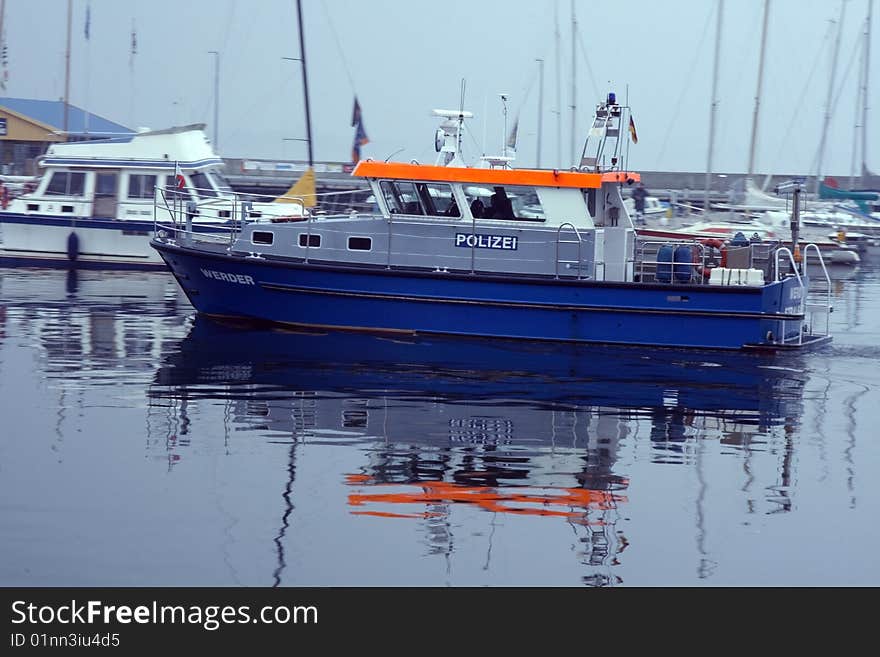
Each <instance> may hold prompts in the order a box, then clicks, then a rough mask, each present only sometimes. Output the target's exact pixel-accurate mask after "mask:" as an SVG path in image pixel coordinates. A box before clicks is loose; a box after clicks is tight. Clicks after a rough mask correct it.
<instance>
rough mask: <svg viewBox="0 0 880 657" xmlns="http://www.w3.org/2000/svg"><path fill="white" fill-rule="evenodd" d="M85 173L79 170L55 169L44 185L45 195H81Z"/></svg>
mask: <svg viewBox="0 0 880 657" xmlns="http://www.w3.org/2000/svg"><path fill="white" fill-rule="evenodd" d="M85 180H86V174H85V173H83V172H79V171H55V172H54V173H52V179H51V180H50V181H49V184H48V185H46V192H45V194H46V196H82V195H83V191H84V190H85Z"/></svg>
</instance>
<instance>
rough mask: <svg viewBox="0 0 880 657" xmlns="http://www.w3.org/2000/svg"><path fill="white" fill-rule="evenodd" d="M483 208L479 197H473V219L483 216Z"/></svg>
mask: <svg viewBox="0 0 880 657" xmlns="http://www.w3.org/2000/svg"><path fill="white" fill-rule="evenodd" d="M483 210H484V206H483V202H482V201H481V200H480V199H478V198H475V199H474V200H473V201H471V215H473V217H474V218H475V219H479V218H480V217H482V216H483Z"/></svg>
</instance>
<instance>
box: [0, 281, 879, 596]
mask: <svg viewBox="0 0 880 657" xmlns="http://www.w3.org/2000/svg"><path fill="white" fill-rule="evenodd" d="M832 294H833V298H834V304H835V312H834V314H833V316H832V328H833V331H834V334H835V340H834V342H833V344H832V345H830V346H828V347H825V348H823V349H822V350H820V351H818V352H812V353H807V354H789V355H785V356H781V357H771V356H755V355H742V354H718V353H712V352H679V351H668V350H649V349H610V348H596V347H572V346H565V345H532V344H527V343H516V342H510V343H508V342H495V341H470V340H441V339H424V340H399V341H392V340H387V339H380V338H375V337H368V336H353V335H310V334H297V333H285V332H278V331H267V330H253V329H250V330H247V329H242V328H230V327H224V326H219V325H217V324H214V323H212V322H209V321H205V320H202V319H200V318H196V317H195V314H194V312H193V311H192V309H191V307H190V306H189V304H188V302H187V301H186V299H185V298H184V297H183V296H182V295H181V294H180V293H179V292H178V289H177V286H176V283H175V282H174V281H173V279H172V278H171V277H170V276H169V275H167V274H164V273H149V274H147V273H125V274H120V273H112V274H111V273H101V272H80V273H79V274H78V276H77V277H76V278H73V277H71V276H70V275H69V274H68V273H67V272H65V271H58V270H38V269H17V270H16V269H6V270H3V269H0V400H2V401H0V409H2V424H0V426H2V429H0V535H2V537H3V539H2V541H0V585H4V586H54V585H65V586H66V585H71V586H146V585H159V586H200V585H210V586H213V585H232V586H237V585H247V586H273V585H282V586H297V585H319V586H324V585H331V586H332V585H356V586H359V585H380V586H381V585H441V586H442V585H451V586H464V585H478V586H479V585H489V586H508V585H527V586H530V585H552V586H559V585H561V586H583V585H587V586H739V585H768V586H812V585H823V586H824V585H839V586H863V585H864V586H868V585H869V586H877V585H880V561H878V559H877V554H880V523H878V522H877V519H878V518H880V477H878V476H877V474H878V472H880V444H878V441H877V439H876V436H877V426H878V425H880V393H878V384H880V346H878V345H880V268H872V267H870V266H864V267H863V268H862V269H861V271H859V272H858V273H857V274H856V275H855V276H854V277H852V278H849V279H847V280H839V281H835V282H834V284H833V286H832Z"/></svg>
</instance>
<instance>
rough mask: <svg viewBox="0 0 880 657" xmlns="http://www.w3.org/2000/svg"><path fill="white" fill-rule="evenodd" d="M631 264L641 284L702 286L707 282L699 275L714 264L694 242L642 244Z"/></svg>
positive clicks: (706, 250) (706, 251)
mask: <svg viewBox="0 0 880 657" xmlns="http://www.w3.org/2000/svg"><path fill="white" fill-rule="evenodd" d="M680 248H682V249H687V250H686V251H685V250H679V249H680ZM679 254H683V255H679ZM661 256H668V257H661ZM681 257H683V258H684V259H680V260H676V258H681ZM634 264H635V265H636V266H635V267H634V269H635V270H636V271H637V272H638V280H639V281H641V282H645V283H647V282H656V283H691V284H696V285H704V284H707V283H708V280H709V279H708V276H704V275H703V272H707V271H709V270H710V267H712V266H713V265H715V264H717V262H716V261H715V260H714V258H713V255H712V250H711V248H710V247H708V246H707V245H705V244H702V243H700V242H699V241H697V240H645V241H641V242H640V243H639V245H638V248H637V249H636V254H635V263H634Z"/></svg>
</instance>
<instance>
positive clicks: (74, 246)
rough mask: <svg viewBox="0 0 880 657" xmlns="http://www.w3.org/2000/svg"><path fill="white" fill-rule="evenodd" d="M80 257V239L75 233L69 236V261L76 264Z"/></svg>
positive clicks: (71, 232)
mask: <svg viewBox="0 0 880 657" xmlns="http://www.w3.org/2000/svg"><path fill="white" fill-rule="evenodd" d="M78 257H79V237H78V236H77V234H76V233H75V232H73V231H70V235H68V236H67V259H68V260H70V261H71V262H76V259H77V258H78Z"/></svg>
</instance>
